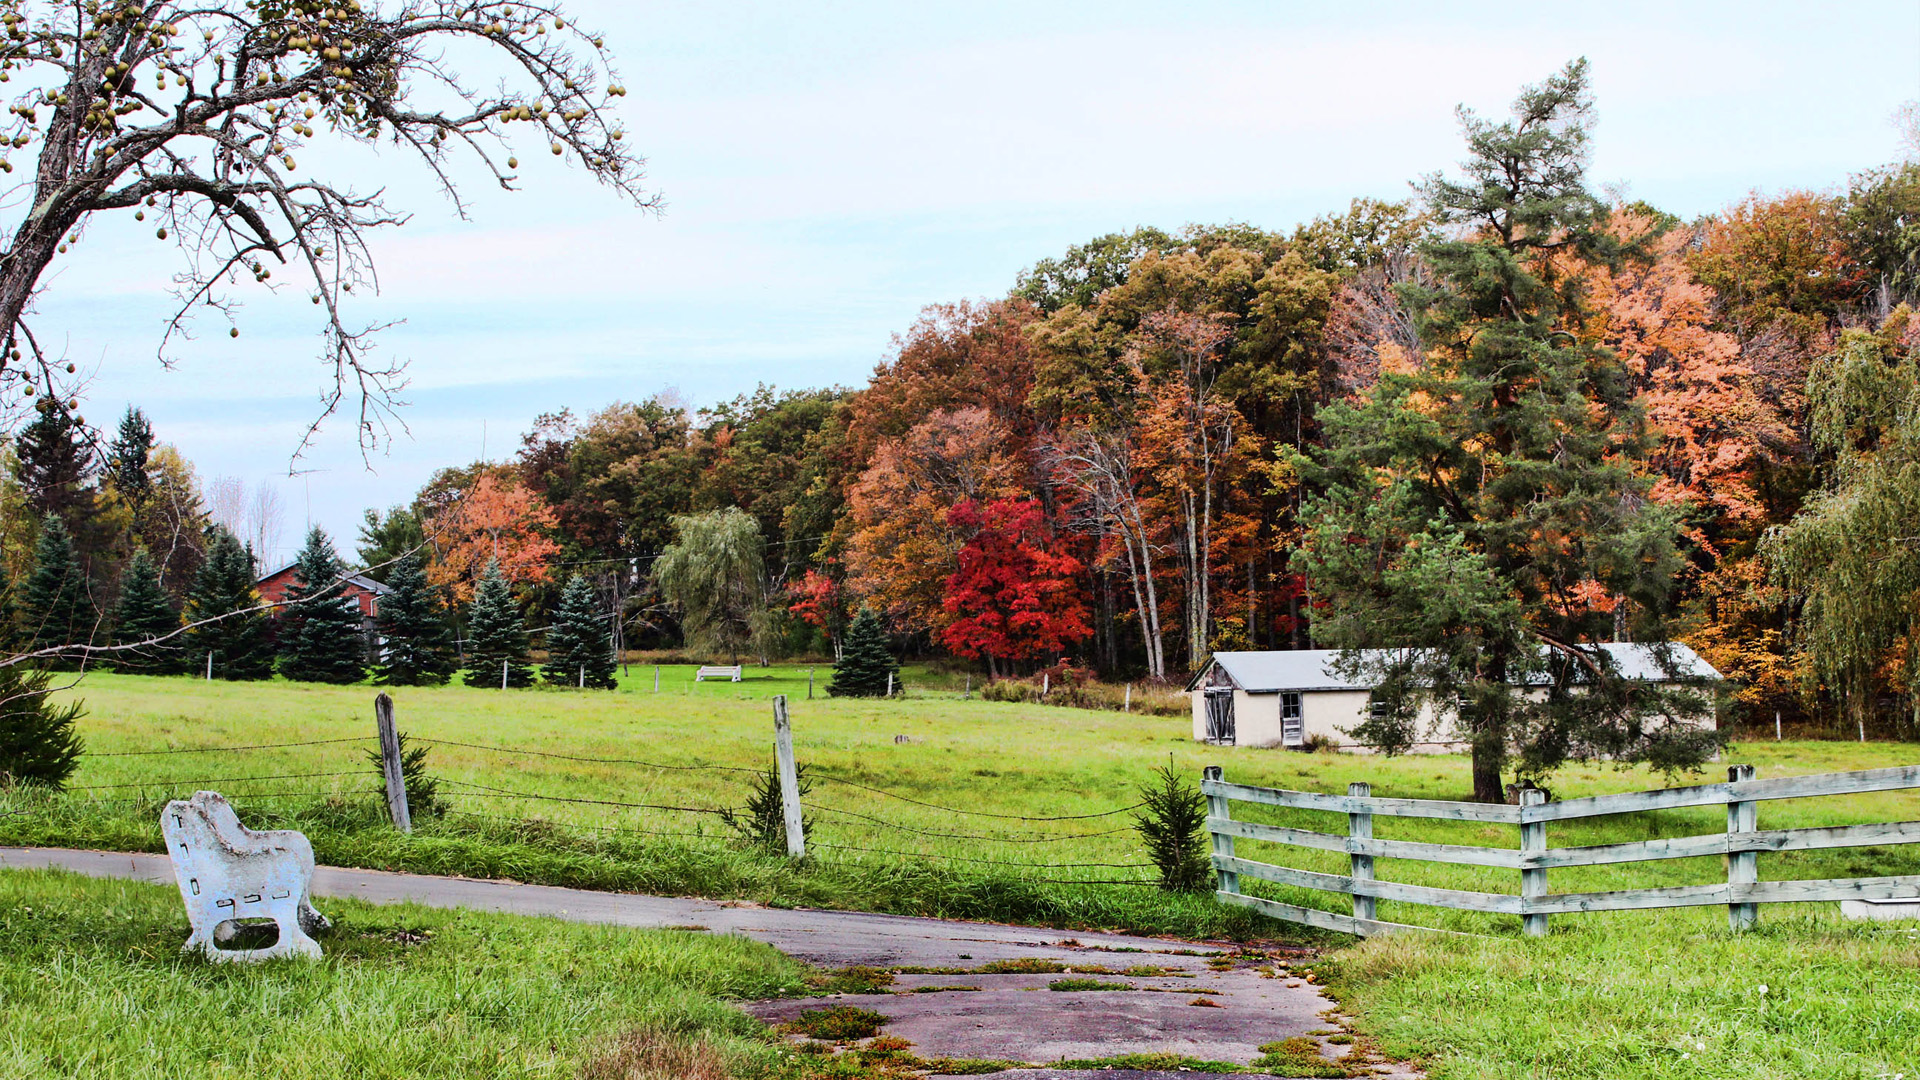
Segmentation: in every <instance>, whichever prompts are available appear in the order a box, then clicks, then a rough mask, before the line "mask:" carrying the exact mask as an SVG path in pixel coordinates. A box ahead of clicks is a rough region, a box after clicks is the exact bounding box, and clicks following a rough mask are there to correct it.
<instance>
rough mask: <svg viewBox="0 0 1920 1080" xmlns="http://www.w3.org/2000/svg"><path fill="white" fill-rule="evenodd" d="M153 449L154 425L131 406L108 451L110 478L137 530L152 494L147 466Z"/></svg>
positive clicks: (108, 475)
mask: <svg viewBox="0 0 1920 1080" xmlns="http://www.w3.org/2000/svg"><path fill="white" fill-rule="evenodd" d="M154 445H155V440H154V437H153V424H152V423H150V422H149V421H148V420H147V414H146V413H143V412H141V411H140V410H139V409H136V408H133V407H132V406H128V407H127V414H126V415H125V416H122V417H121V418H120V430H119V431H118V432H117V433H116V434H115V435H114V437H113V444H112V445H111V446H109V447H108V448H107V478H108V479H109V480H111V481H112V482H113V489H114V490H115V491H117V492H119V493H120V497H121V498H122V499H125V500H126V502H127V505H128V506H129V507H132V508H133V514H134V520H135V523H136V527H137V526H138V522H139V519H140V516H141V511H142V510H144V509H145V507H146V505H147V497H148V496H149V495H151V494H152V493H153V477H152V476H150V475H149V474H148V473H147V462H148V459H149V458H151V457H152V456H153V448H154Z"/></svg>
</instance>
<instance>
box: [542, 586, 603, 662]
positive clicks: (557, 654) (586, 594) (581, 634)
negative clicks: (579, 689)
mask: <svg viewBox="0 0 1920 1080" xmlns="http://www.w3.org/2000/svg"><path fill="white" fill-rule="evenodd" d="M540 675H541V677H542V678H544V679H546V680H547V681H548V682H550V683H552V684H553V685H555V686H579V685H581V684H582V682H583V680H584V683H585V685H587V686H590V687H593V688H595V689H598V690H611V689H613V688H614V686H615V682H614V678H613V634H612V633H611V632H610V631H609V629H608V626H607V613H606V612H605V611H604V610H602V609H601V607H600V600H599V597H597V596H595V595H594V592H593V586H591V585H589V584H587V579H586V578H583V577H581V576H580V575H578V574H575V575H574V576H573V577H571V578H569V579H568V580H567V587H566V588H565V589H563V590H561V592H560V607H559V609H558V610H557V611H555V612H554V614H553V628H552V629H551V630H548V631H547V665H546V667H544V668H542V669H541V671H540Z"/></svg>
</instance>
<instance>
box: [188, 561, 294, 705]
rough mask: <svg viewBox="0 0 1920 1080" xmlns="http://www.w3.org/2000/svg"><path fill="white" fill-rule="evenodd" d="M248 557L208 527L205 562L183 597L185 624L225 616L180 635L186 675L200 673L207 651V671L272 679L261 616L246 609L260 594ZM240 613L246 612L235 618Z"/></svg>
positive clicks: (270, 651) (270, 656)
mask: <svg viewBox="0 0 1920 1080" xmlns="http://www.w3.org/2000/svg"><path fill="white" fill-rule="evenodd" d="M257 581H258V578H257V577H256V576H255V573H254V565H253V553H252V552H251V551H249V550H248V549H246V548H244V547H242V546H241V544H240V541H239V540H237V539H235V538H234V535H233V534H232V533H230V532H228V531H227V529H226V527H225V526H224V525H216V526H214V527H213V535H212V536H211V537H209V538H208V540H207V558H206V561H205V562H203V563H201V564H200V571H199V573H197V574H195V575H194V579H193V589H192V591H190V592H189V593H188V594H187V622H188V623H189V624H193V623H198V622H202V621H203V620H207V619H213V618H216V617H218V616H222V615H225V616H227V617H226V618H223V619H220V620H219V621H218V622H208V623H205V625H201V626H194V627H193V628H192V629H190V630H188V631H187V633H186V639H187V655H186V658H185V661H186V667H187V670H188V671H189V672H194V671H204V670H205V668H204V667H203V666H202V665H204V664H205V663H206V662H207V656H208V654H209V653H211V654H212V656H213V673H214V674H215V675H217V676H219V677H220V678H223V679H265V678H269V677H271V676H272V675H273V649H272V647H271V644H270V643H269V641H268V637H267V631H268V627H267V615H266V613H265V612H263V611H248V610H247V609H249V608H254V607H258V606H259V604H260V593H259V590H257V589H256V588H255V587H254V586H255V583H256V582H257ZM242 611H245V612H246V614H244V615H242V614H235V613H236V612H242Z"/></svg>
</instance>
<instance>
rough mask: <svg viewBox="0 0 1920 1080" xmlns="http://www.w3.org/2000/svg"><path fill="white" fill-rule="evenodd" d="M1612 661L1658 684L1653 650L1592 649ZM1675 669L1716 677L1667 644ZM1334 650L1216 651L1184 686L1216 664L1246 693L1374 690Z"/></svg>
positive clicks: (1632, 645)
mask: <svg viewBox="0 0 1920 1080" xmlns="http://www.w3.org/2000/svg"><path fill="white" fill-rule="evenodd" d="M1597 647H1598V648H1600V649H1604V650H1605V651H1606V652H1607V654H1608V655H1609V656H1611V657H1612V658H1613V663H1614V667H1615V668H1616V669H1617V670H1618V671H1619V672H1620V673H1621V674H1622V675H1625V676H1626V677H1627V678H1629V679H1662V678H1665V677H1666V673H1665V672H1664V671H1662V670H1661V667H1660V663H1659V659H1658V657H1657V656H1656V655H1655V652H1654V649H1653V648H1652V647H1651V646H1649V645H1646V644H1642V643H1637V642H1626V641H1614V642H1606V643H1603V644H1600V645H1599V646H1597ZM1667 648H1668V649H1670V650H1672V656H1673V660H1674V662H1675V666H1676V667H1677V668H1678V669H1679V672H1680V674H1681V675H1683V676H1689V677H1692V678H1696V679H1719V678H1720V677H1721V675H1720V672H1718V671H1717V670H1715V669H1714V667H1713V665H1712V664H1709V663H1707V662H1706V661H1705V660H1702V659H1701V658H1700V654H1698V653H1696V652H1694V651H1693V650H1692V649H1690V648H1688V647H1686V646H1685V645H1682V644H1681V643H1679V642H1677V641H1674V642H1669V643H1667ZM1339 658H1340V650H1339V649H1296V650H1293V651H1278V652H1219V653H1214V654H1213V658H1212V660H1211V661H1210V662H1209V663H1208V664H1207V665H1206V666H1204V667H1202V668H1201V669H1200V673H1199V674H1197V675H1195V676H1194V677H1193V679H1192V680H1191V681H1190V682H1188V683H1187V689H1188V690H1193V689H1195V688H1197V687H1198V686H1199V685H1200V682H1201V680H1202V679H1204V678H1205V677H1206V674H1207V671H1208V670H1209V669H1210V668H1212V667H1213V665H1215V664H1218V665H1219V666H1220V667H1221V668H1222V669H1223V670H1224V671H1226V673H1227V677H1228V678H1230V679H1232V680H1233V683H1234V685H1235V686H1238V687H1239V688H1240V689H1242V690H1245V691H1246V692H1248V693H1250V694H1273V693H1278V692H1280V691H1282V690H1291V691H1305V690H1371V689H1373V685H1372V684H1371V683H1369V682H1364V681H1361V680H1359V679H1353V678H1348V677H1347V676H1344V675H1342V674H1340V672H1339V671H1338V670H1336V665H1335V661H1336V660H1338V659H1339Z"/></svg>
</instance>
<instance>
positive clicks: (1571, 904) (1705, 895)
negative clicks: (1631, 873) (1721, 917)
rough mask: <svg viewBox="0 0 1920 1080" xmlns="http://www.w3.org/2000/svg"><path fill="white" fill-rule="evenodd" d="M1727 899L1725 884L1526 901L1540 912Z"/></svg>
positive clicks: (1561, 895) (1642, 907) (1666, 905)
mask: <svg viewBox="0 0 1920 1080" xmlns="http://www.w3.org/2000/svg"><path fill="white" fill-rule="evenodd" d="M1726 902H1727V886H1726V885H1725V883H1722V882H1715V883H1713V884H1711V885H1672V886H1668V887H1667V888H1664V889H1621V890H1619V891H1617V892H1590V893H1551V894H1549V895H1547V896H1543V897H1541V898H1540V899H1538V900H1534V901H1532V902H1530V903H1529V905H1528V910H1529V911H1530V912H1535V913H1538V914H1542V915H1549V914H1561V913H1566V912H1580V911H1642V910H1649V909H1652V908H1669V907H1698V906H1700V905H1702V904H1724V903H1726Z"/></svg>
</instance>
